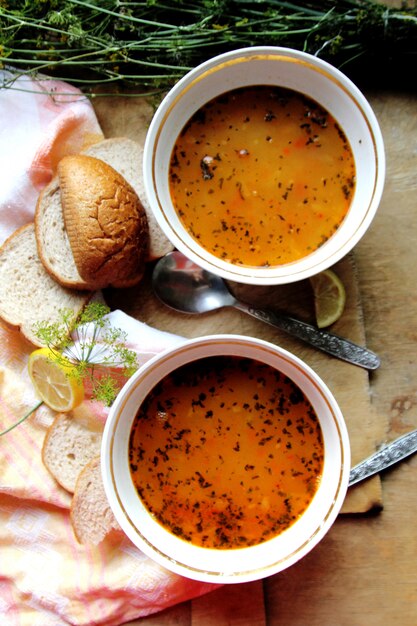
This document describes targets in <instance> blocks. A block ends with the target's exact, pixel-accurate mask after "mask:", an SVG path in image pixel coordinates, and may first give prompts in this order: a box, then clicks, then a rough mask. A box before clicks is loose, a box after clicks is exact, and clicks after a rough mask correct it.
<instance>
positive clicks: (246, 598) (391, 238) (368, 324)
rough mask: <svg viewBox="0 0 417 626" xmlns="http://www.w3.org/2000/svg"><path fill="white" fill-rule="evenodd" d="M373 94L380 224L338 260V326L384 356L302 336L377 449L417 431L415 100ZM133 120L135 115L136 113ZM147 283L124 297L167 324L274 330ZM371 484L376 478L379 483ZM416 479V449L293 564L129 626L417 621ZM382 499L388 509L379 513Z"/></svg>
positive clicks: (301, 301) (298, 300)
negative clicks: (343, 299) (175, 302)
mask: <svg viewBox="0 0 417 626" xmlns="http://www.w3.org/2000/svg"><path fill="white" fill-rule="evenodd" d="M365 93H366V92H365ZM366 95H367V96H368V98H369V100H370V103H371V105H372V106H373V108H374V110H375V113H376V115H377V117H378V120H379V122H380V125H381V129H382V132H383V136H384V140H385V145H386V154H387V179H386V186H385V190H384V195H383V198H382V202H381V205H380V208H379V210H378V213H377V215H376V217H375V220H374V222H373V223H372V225H371V227H370V229H369V230H368V232H367V233H366V235H365V236H364V238H363V239H362V241H361V242H360V243H359V244H358V245H357V246H356V248H355V250H354V253H353V254H352V255H351V256H350V257H349V259H344V260H343V261H342V262H341V263H340V264H338V266H337V268H335V269H336V271H338V272H340V274H341V276H342V278H343V280H344V282H345V283H346V284H347V287H348V306H347V310H346V314H345V316H344V317H343V318H342V319H341V320H340V321H339V323H338V325H337V327H335V328H334V330H335V332H336V331H337V332H338V333H339V334H344V335H345V336H349V337H350V338H351V339H353V340H355V341H362V340H363V339H366V343H367V345H368V346H369V347H370V348H371V349H373V350H374V351H375V352H377V353H378V354H379V355H380V356H381V359H382V365H381V367H380V369H379V370H378V371H377V372H374V373H372V375H371V376H370V377H369V378H368V375H367V373H366V372H363V371H362V370H360V369H359V368H354V367H353V366H348V365H345V364H343V363H340V365H339V364H337V366H336V361H335V360H332V361H331V367H330V368H328V366H327V364H326V360H325V359H323V358H321V359H320V360H319V362H317V359H318V356H317V355H316V354H313V353H311V352H310V353H309V348H307V347H304V346H303V347H301V346H300V345H296V349H297V353H298V354H299V355H300V356H302V358H305V359H306V360H307V361H308V362H309V363H310V364H314V366H315V367H316V368H317V371H318V372H319V373H320V374H321V375H325V376H326V377H327V376H328V377H329V380H328V381H327V382H329V386H330V387H331V388H332V390H333V392H334V394H335V396H336V398H337V399H338V401H339V402H340V405H341V407H342V409H343V411H344V414H345V417H346V421H347V423H348V427H349V425H350V432H352V426H351V423H352V420H353V421H354V422H355V424H356V423H359V422H360V426H361V430H360V432H358V435H357V439H356V435H355V441H358V440H360V438H361V435H364V438H365V440H367V443H366V447H367V446H370V447H375V445H378V443H380V442H383V441H389V440H390V439H393V438H395V437H396V436H399V435H400V434H402V433H404V432H407V431H408V430H411V429H413V428H417V410H416V407H417V331H416V328H417V324H416V322H417V312H416V306H417V296H416V294H417V290H416V281H415V266H416V262H417V210H416V187H417V178H416V171H417V98H416V97H415V95H413V94H406V93H388V92H383V91H380V92H378V93H369V94H366ZM101 106H103V105H101ZM130 106H131V105H129V107H128V108H129V110H130ZM119 114H120V113H119ZM120 115H121V114H120ZM123 119H125V118H123ZM129 119H130V120H131V121H132V120H133V121H134V116H132V115H131V114H130V113H129ZM112 128H113V130H116V127H112ZM124 128H125V129H127V128H128V126H124ZM129 128H132V127H131V126H129ZM133 132H135V131H134V129H133ZM353 274H354V275H355V280H354V281H353V280H351V276H353ZM142 289H144V290H145V293H146V289H147V287H146V282H145V283H144V284H143V285H141V287H140V290H139V291H137V292H132V290H129V291H126V292H124V293H123V294H120V296H121V301H120V306H121V307H122V308H126V310H128V311H131V312H132V313H133V314H134V315H137V316H138V317H139V318H140V319H145V320H147V321H148V322H149V323H150V324H155V325H158V327H160V328H161V329H164V330H171V331H173V332H178V333H184V334H186V335H187V336H196V335H197V334H202V326H201V325H202V324H203V327H204V329H205V331H204V332H207V333H208V332H212V330H214V331H215V332H218V331H219V330H221V331H223V330H224V331H227V332H239V333H243V334H245V333H247V334H251V333H254V334H256V335H258V336H261V337H263V338H271V336H272V335H271V330H270V329H267V327H266V326H265V325H264V324H262V323H261V322H256V323H255V322H254V321H251V320H249V318H248V317H247V316H245V315H244V314H243V313H240V312H237V311H234V310H228V311H223V312H221V313H220V314H219V313H215V314H211V315H209V316H207V317H206V319H205V320H202V319H201V318H198V319H196V318H194V317H191V316H186V317H182V316H181V317H179V314H175V315H173V314H172V312H171V311H168V310H165V309H162V308H161V307H160V306H159V303H157V302H156V301H154V300H153V299H152V298H148V296H146V297H145V295H144V292H142ZM285 291H286V294H285V297H286V302H287V305H288V307H291V309H290V310H291V312H293V313H297V314H299V315H300V316H302V315H304V316H305V317H306V319H308V318H310V317H311V315H312V309H311V300H310V297H311V296H310V295H308V290H307V289H305V290H302V293H301V295H300V294H299V297H298V296H297V294H294V293H293V292H292V288H290V289H287V290H285ZM261 296H262V298H265V302H267V300H269V298H270V297H271V296H272V294H271V293H268V294H265V293H264V294H260V293H257V294H256V297H257V298H258V297H259V298H261ZM281 296H282V293H279V294H274V298H276V300H275V303H276V304H279V305H280V306H281V304H282V302H283V301H284V300H281ZM282 297H283V296H282ZM356 299H358V301H359V305H360V307H359V308H358V306H357V305H356V304H355V305H354V306H353V309H352V308H351V307H352V305H353V302H355V300H356ZM259 302H260V301H259ZM360 310H361V311H362V312H360ZM352 316H353V317H354V318H355V323H354V324H353V325H352V319H351V317H352ZM358 320H360V323H358ZM254 323H255V326H254V325H253V324H254ZM272 340H274V341H279V343H280V344H281V345H283V346H284V347H291V346H292V347H294V345H295V344H294V340H291V339H290V338H287V337H284V336H281V335H279V337H278V334H277V335H273V336H272ZM291 342H292V343H291ZM358 393H359V395H360V396H361V399H360V402H358V400H357V396H358ZM353 415H354V417H353ZM369 421H370V422H371V424H372V428H371V431H372V432H371V434H369V426H370V424H369ZM355 428H356V427H355ZM351 436H352V435H351ZM358 445H359V444H358V443H355V445H352V448H353V461H354V462H356V460H359V459H360V457H361V456H362V455H365V450H364V449H362V450H359V448H358V447H357V446H358ZM370 483H374V485H373V486H372V487H371V488H370V487H369V484H370ZM381 486H382V488H381ZM416 487H417V456H414V457H412V458H410V459H408V460H406V461H404V462H403V463H401V464H400V465H398V466H396V467H394V468H392V469H390V470H389V471H387V472H386V473H384V474H383V476H382V481H380V480H379V479H372V480H370V481H368V483H367V485H366V487H365V484H362V485H359V486H357V487H354V488H352V489H351V490H350V493H349V497H348V499H347V501H346V510H347V508H348V505H349V507H351V509H352V510H363V509H364V508H366V507H368V506H369V505H370V499H371V500H373V502H374V504H375V505H376V508H375V511H374V512H372V513H368V514H365V515H358V514H354V515H350V514H347V515H341V516H339V518H338V519H337V520H336V523H335V524H334V526H333V527H332V529H331V530H330V532H329V533H328V534H327V535H326V537H325V538H324V540H323V541H322V542H321V543H320V544H319V545H318V546H317V547H316V548H315V549H314V550H313V552H311V553H310V554H309V555H307V556H306V557H305V558H304V559H303V560H302V561H301V562H299V563H297V564H295V565H294V566H292V567H291V568H289V569H288V570H286V571H285V572H282V573H281V574H277V575H275V576H271V577H269V578H267V579H265V580H264V581H262V582H257V583H254V584H253V585H238V586H236V587H233V588H230V587H229V586H227V587H224V588H222V589H220V590H217V591H215V592H212V593H210V594H208V595H207V596H204V597H203V598H199V599H196V600H193V601H192V602H188V603H185V604H183V605H178V606H175V607H172V608H171V609H168V610H167V611H164V612H163V613H159V614H156V615H154V616H151V617H149V618H146V619H142V620H137V621H135V622H132V623H131V626H172V625H174V624H175V625H177V626H195V625H198V626H207V625H209V626H211V625H212V624H213V625H214V624H216V625H219V626H222V625H223V624H228V625H230V626H253V625H257V624H263V623H265V626H307V625H308V626H336V625H337V626H363V624H366V625H367V626H380V624H384V626H398V625H401V626H415V624H416V623H417V567H416V563H417V559H416V557H417V538H416V532H415V528H416V525H415V520H416V519H417V499H416V497H415V493H416ZM368 489H371V491H370V492H369V491H368ZM363 500H364V501H363ZM380 504H383V508H382V510H379V512H377V511H378V505H380ZM262 592H263V598H262ZM262 600H263V601H262ZM230 607H232V609H231V608H230ZM233 607H236V612H235V611H234V610H233ZM240 607H243V610H242V611H240V610H238V609H240ZM197 619H198V620H200V619H201V620H203V621H196V620H197ZM204 620H206V621H204Z"/></svg>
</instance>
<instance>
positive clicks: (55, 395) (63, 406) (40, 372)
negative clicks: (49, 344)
mask: <svg viewBox="0 0 417 626" xmlns="http://www.w3.org/2000/svg"><path fill="white" fill-rule="evenodd" d="M28 369H29V376H30V378H31V381H32V383H33V386H34V388H35V391H36V393H37V394H38V395H39V396H40V397H41V399H42V400H43V401H44V402H45V404H47V405H48V406H49V407H50V408H51V409H54V410H55V411H62V412H66V411H71V410H72V409H74V408H75V407H76V406H78V405H80V404H81V402H82V401H83V399H84V386H83V384H82V382H81V381H80V380H79V379H78V378H76V376H75V375H74V373H75V366H74V365H73V364H72V363H71V362H70V361H68V359H64V358H63V359H62V362H61V360H60V361H57V360H56V357H55V356H54V354H53V352H52V351H51V350H49V349H48V348H40V349H39V350H35V351H34V352H32V353H31V355H30V356H29V362H28Z"/></svg>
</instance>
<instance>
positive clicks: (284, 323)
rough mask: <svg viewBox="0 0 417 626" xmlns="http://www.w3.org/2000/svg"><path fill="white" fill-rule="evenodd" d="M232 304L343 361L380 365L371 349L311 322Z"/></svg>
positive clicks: (370, 368) (371, 368)
mask: <svg viewBox="0 0 417 626" xmlns="http://www.w3.org/2000/svg"><path fill="white" fill-rule="evenodd" d="M233 306H234V307H235V308H237V309H239V310H240V311H243V312H244V313H248V314H249V315H252V317H256V318H257V319H259V320H262V321H263V322H266V323H267V324H271V325H272V326H276V327H277V328H280V329H281V330H283V331H285V332H286V333H288V334H290V335H293V336H294V337H298V339H301V340H303V341H305V342H306V343H309V344H311V345H312V346H314V347H315V348H318V349H319V350H322V351H323V352H327V353H328V354H331V355H332V356H335V357H337V358H339V359H342V360H343V361H348V362H349V363H353V364H354V365H359V366H360V367H364V368H365V369H368V370H375V369H377V368H378V367H379V365H380V359H379V357H378V356H377V355H376V354H375V353H374V352H371V350H368V349H367V348H363V347H362V346H358V345H357V344H355V343H353V342H352V341H349V340H348V339H343V338H342V337H339V336H338V335H333V334H331V333H328V332H327V331H324V330H321V329H320V328H316V327H315V326H312V325H311V324H306V323H305V322H302V321H300V320H297V319H295V318H293V317H290V316H287V315H281V314H280V313H276V312H275V311H266V310H261V309H255V308H253V307H251V306H249V305H247V304H245V303H243V302H236V303H235V304H234V305H233Z"/></svg>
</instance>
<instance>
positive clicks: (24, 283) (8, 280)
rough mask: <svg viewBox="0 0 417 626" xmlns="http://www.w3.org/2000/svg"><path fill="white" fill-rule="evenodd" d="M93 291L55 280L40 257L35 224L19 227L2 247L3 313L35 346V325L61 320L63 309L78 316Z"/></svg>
mask: <svg viewBox="0 0 417 626" xmlns="http://www.w3.org/2000/svg"><path fill="white" fill-rule="evenodd" d="M92 296H93V292H81V291H76V290H72V289H66V288H64V287H62V286H61V285H59V284H58V283H57V282H55V281H54V280H53V279H52V278H51V277H50V275H49V274H48V273H47V271H46V270H45V268H44V266H43V264H42V263H41V261H40V260H39V256H38V251H37V246H36V238H35V228H34V224H33V223H30V224H27V225H25V226H22V227H21V228H19V229H18V230H16V231H15V232H14V233H13V234H12V235H11V236H10V237H9V238H8V239H7V240H6V241H5V242H4V243H3V245H2V246H1V247H0V317H2V319H3V320H4V321H5V322H7V323H9V324H10V325H12V326H16V327H18V328H20V330H21V332H22V334H23V335H24V336H25V337H26V338H27V339H28V340H29V341H31V342H32V343H33V344H34V345H35V346H41V345H42V344H41V342H40V341H39V339H38V338H37V337H36V334H35V332H34V326H35V324H37V323H38V322H42V323H43V322H49V323H53V322H59V321H60V314H59V311H60V309H72V310H73V311H74V316H78V315H79V313H80V312H81V311H82V310H83V308H84V307H85V305H86V304H87V303H88V302H89V300H90V299H91V297H92Z"/></svg>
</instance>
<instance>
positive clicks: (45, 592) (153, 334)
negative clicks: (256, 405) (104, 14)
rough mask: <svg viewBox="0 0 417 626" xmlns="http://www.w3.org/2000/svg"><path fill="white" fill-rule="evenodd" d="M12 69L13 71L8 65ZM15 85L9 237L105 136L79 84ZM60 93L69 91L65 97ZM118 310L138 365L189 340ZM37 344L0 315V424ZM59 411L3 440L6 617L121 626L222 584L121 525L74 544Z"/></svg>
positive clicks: (0, 540) (0, 504) (5, 168)
mask: <svg viewBox="0 0 417 626" xmlns="http://www.w3.org/2000/svg"><path fill="white" fill-rule="evenodd" d="M5 78H7V79H9V78H10V75H9V74H5V73H3V80H4V79H5ZM22 81H23V82H22ZM0 84H1V75H0ZM14 86H15V87H17V89H13V90H7V89H0V119H1V120H2V125H1V129H0V158H1V165H0V167H1V169H0V171H2V172H3V173H6V176H3V177H2V181H5V182H4V183H3V182H2V185H1V186H0V245H1V243H2V241H3V240H4V239H5V238H6V237H7V236H8V235H9V234H10V233H11V232H13V230H14V229H15V228H17V227H18V226H20V225H21V224H23V223H26V222H28V221H31V220H33V212H34V208H35V205H36V198H37V194H38V193H39V190H40V189H41V188H42V186H43V185H44V184H46V183H47V182H48V180H50V178H51V176H52V175H53V173H54V168H55V165H56V163H57V161H58V160H59V158H60V157H61V156H62V155H63V154H65V153H69V152H72V151H74V152H77V151H79V150H80V149H81V148H82V147H84V146H85V145H86V144H88V143H89V142H92V141H96V140H97V139H99V138H101V136H102V135H101V130H100V127H99V125H98V123H97V120H96V118H95V114H94V110H93V108H92V107H91V105H90V104H89V102H88V101H87V100H86V99H85V98H84V97H83V96H82V95H81V94H79V93H78V92H77V90H75V89H74V88H72V87H70V86H68V85H66V84H62V83H58V82H54V81H47V82H46V83H35V82H29V79H27V78H25V79H20V80H18V81H16V82H15V85H14ZM20 88H23V89H25V91H19V90H18V89H20ZM45 88H47V90H48V91H51V90H54V91H55V93H56V96H54V97H51V96H49V95H47V94H46V93H45ZM28 90H29V91H28ZM63 92H65V93H69V92H70V93H71V96H65V97H64V96H59V95H58V94H59V93H63ZM4 120H8V122H7V124H4ZM5 179H6V180H5ZM110 317H111V321H112V323H113V324H114V326H115V327H117V328H123V329H124V330H125V331H126V332H127V337H128V339H127V340H128V343H129V344H130V347H132V348H133V349H136V350H137V352H138V355H139V360H140V362H141V363H144V362H145V361H146V360H148V359H149V358H151V357H152V356H153V355H154V354H157V353H159V352H160V351H161V350H163V349H165V348H167V347H169V346H171V345H175V344H176V343H178V342H180V341H182V338H180V337H177V336H175V335H171V334H168V333H163V332H161V331H158V330H156V329H153V328H151V327H149V326H147V325H145V324H143V323H141V322H139V321H137V320H134V319H132V318H131V317H129V316H127V315H126V314H124V313H123V312H121V311H114V312H112V313H111V314H110ZM33 349H34V346H33V345H32V344H30V343H29V342H28V341H27V340H25V339H24V338H23V337H22V335H21V334H20V333H19V331H17V330H15V329H10V328H6V327H5V326H4V325H3V324H2V323H0V430H1V431H2V430H4V429H6V428H7V427H8V426H9V425H11V424H13V423H14V422H15V421H17V420H18V419H19V418H20V417H22V416H23V415H25V414H26V413H27V412H28V411H29V410H30V408H31V407H33V406H34V405H35V404H36V402H37V398H36V397H35V394H34V390H33V387H32V385H31V383H30V379H29V376H28V373H27V361H28V356H29V354H30V352H31V351H32V350H33ZM80 410H81V411H88V412H89V414H90V415H92V416H93V417H94V419H98V420H101V421H103V420H105V419H106V416H107V412H106V410H105V409H104V407H103V406H101V405H99V404H98V403H94V404H93V403H91V402H90V401H88V400H87V401H85V402H84V404H83V405H82V407H81V408H80ZM53 418H54V412H53V411H51V410H50V409H49V408H48V407H46V406H44V405H42V406H41V407H40V408H39V409H38V410H37V411H36V412H35V413H34V414H33V415H32V416H30V417H29V418H28V419H27V420H26V421H24V422H23V423H22V424H21V425H20V426H18V427H17V428H15V429H14V430H12V431H10V432H9V433H7V434H6V435H4V436H3V437H1V438H0V546H1V547H0V624H1V625H3V624H4V625H6V624H7V626H64V625H69V624H71V625H74V626H94V625H97V626H98V625H103V626H119V625H120V624H123V623H125V622H126V621H128V620H132V619H135V618H139V617H142V616H145V615H149V614H151V613H155V612H158V611H160V610H162V609H164V608H167V607H169V606H172V605H174V604H176V603H178V602H182V601H185V600H188V599H191V598H194V597H197V596H199V595H201V594H203V593H206V592H208V591H210V590H211V589H213V588H214V585H209V584H203V583H199V582H195V581H191V580H188V579H186V578H183V577H181V576H178V575H176V574H172V573H170V572H168V571H167V570H165V569H164V568H162V567H160V566H159V565H157V564H156V563H154V562H153V561H152V560H151V559H149V558H148V557H146V556H145V555H144V554H143V553H141V552H140V551H139V550H138V549H137V548H135V546H133V545H132V543H131V542H130V541H129V540H128V539H127V538H126V537H125V536H124V535H123V534H122V533H115V534H112V535H111V536H109V537H107V538H106V539H105V540H104V541H102V542H101V543H100V544H99V545H98V546H89V545H81V544H79V543H78V542H77V540H76V538H75V536H74V533H73V530H72V526H71V522H70V515H69V507H70V504H71V494H69V493H68V492H67V491H65V490H64V489H63V488H61V487H60V486H59V485H58V483H57V482H56V481H55V480H54V478H53V477H52V476H51V475H50V474H49V472H48V471H47V469H46V468H45V466H44V464H43V462H42V444H43V441H44V437H45V433H46V430H47V428H48V427H49V425H50V424H51V423H52V421H53Z"/></svg>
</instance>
